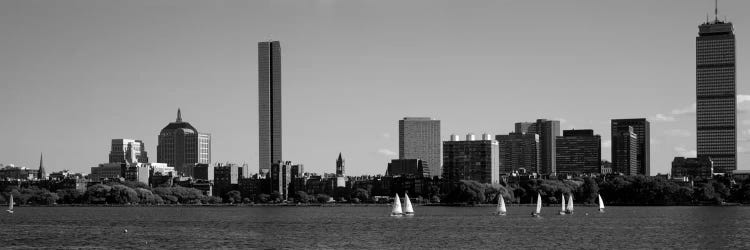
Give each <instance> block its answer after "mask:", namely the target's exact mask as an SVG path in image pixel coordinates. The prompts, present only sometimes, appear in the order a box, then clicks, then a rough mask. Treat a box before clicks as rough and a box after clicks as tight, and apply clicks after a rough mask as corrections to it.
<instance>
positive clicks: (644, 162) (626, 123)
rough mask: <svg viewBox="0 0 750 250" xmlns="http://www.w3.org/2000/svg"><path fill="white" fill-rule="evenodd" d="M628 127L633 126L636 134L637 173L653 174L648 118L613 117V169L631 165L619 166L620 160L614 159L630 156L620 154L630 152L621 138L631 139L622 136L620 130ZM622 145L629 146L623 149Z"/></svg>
mask: <svg viewBox="0 0 750 250" xmlns="http://www.w3.org/2000/svg"><path fill="white" fill-rule="evenodd" d="M628 127H632V128H633V133H634V134H635V135H636V141H637V143H636V174H640V175H651V124H650V123H649V122H648V120H646V118H636V119H612V122H611V131H612V134H611V135H612V148H611V150H612V159H613V161H612V168H613V169H626V168H628V167H629V166H622V167H621V166H619V165H618V164H619V162H617V161H614V159H617V158H618V157H629V155H625V156H620V155H619V154H628V152H629V151H628V150H630V148H629V146H628V144H627V143H625V142H622V141H619V140H629V139H628V138H627V137H622V136H621V133H620V132H618V131H624V130H627V129H628ZM620 145H623V146H624V147H627V148H625V149H621V148H620Z"/></svg>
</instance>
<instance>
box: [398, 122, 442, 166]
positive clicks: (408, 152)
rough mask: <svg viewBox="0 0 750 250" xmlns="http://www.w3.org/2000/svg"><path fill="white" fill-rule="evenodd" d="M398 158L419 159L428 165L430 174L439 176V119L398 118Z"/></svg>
mask: <svg viewBox="0 0 750 250" xmlns="http://www.w3.org/2000/svg"><path fill="white" fill-rule="evenodd" d="M398 158H399V159H420V160H422V161H424V162H426V164H427V165H428V166H430V176H440V175H441V174H442V169H441V167H440V166H441V162H440V120H432V119H430V118H429V117H406V118H404V119H403V120H399V121H398Z"/></svg>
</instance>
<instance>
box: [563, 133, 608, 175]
mask: <svg viewBox="0 0 750 250" xmlns="http://www.w3.org/2000/svg"><path fill="white" fill-rule="evenodd" d="M555 146H556V147H557V149H556V151H557V174H570V175H582V174H598V173H600V172H601V161H602V138H601V136H599V135H595V134H594V131H593V130H591V129H581V130H565V131H563V136H558V137H557V141H556V144H555Z"/></svg>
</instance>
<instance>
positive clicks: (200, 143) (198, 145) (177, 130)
mask: <svg viewBox="0 0 750 250" xmlns="http://www.w3.org/2000/svg"><path fill="white" fill-rule="evenodd" d="M156 151H157V154H156V160H157V161H158V162H160V163H166V164H167V166H169V167H173V168H174V169H175V170H176V171H177V172H178V173H180V174H182V175H187V176H192V174H193V173H192V172H193V167H194V166H195V164H196V163H203V164H210V163H211V134H207V133H199V132H198V130H197V129H195V128H194V127H193V126H192V125H190V123H187V122H183V121H182V112H181V111H180V110H179V109H178V110H177V120H176V121H175V122H170V123H169V124H168V125H167V126H166V127H164V128H163V129H162V130H161V133H159V144H158V145H157V146H156Z"/></svg>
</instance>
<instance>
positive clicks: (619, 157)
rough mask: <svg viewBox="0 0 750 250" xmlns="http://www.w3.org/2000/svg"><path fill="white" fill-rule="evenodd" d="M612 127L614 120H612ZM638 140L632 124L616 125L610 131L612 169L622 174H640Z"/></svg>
mask: <svg viewBox="0 0 750 250" xmlns="http://www.w3.org/2000/svg"><path fill="white" fill-rule="evenodd" d="M612 123H613V125H612V127H613V128H614V121H613V122H612ZM639 142H640V140H639V139H638V135H637V134H636V133H635V129H633V127H632V126H625V127H622V126H618V127H617V130H616V131H613V132H612V171H613V172H616V173H621V174H624V175H636V174H640V172H639V170H640V169H639V168H638V167H639V166H640V161H639V160H640V159H639V158H638V156H639V153H640V152H641V151H640V150H639V149H640V147H639V146H640V145H641V144H640V143H639Z"/></svg>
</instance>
